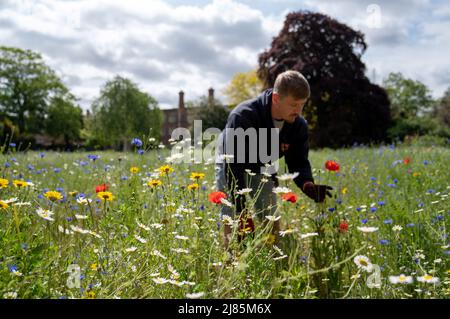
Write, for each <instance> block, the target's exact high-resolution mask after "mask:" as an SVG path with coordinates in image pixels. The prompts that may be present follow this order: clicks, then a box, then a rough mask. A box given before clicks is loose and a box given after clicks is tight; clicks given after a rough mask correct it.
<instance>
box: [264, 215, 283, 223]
mask: <svg viewBox="0 0 450 319" xmlns="http://www.w3.org/2000/svg"><path fill="white" fill-rule="evenodd" d="M280 218H281V216H272V215H267V216H266V219H268V220H269V221H271V222H276V221H277V220H279V219H280Z"/></svg>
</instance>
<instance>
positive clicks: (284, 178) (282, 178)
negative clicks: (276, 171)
mask: <svg viewBox="0 0 450 319" xmlns="http://www.w3.org/2000/svg"><path fill="white" fill-rule="evenodd" d="M298 175H299V173H298V172H295V173H292V174H283V175H280V176H277V178H278V180H280V181H291V180H293V179H295V178H296V177H297V176H298Z"/></svg>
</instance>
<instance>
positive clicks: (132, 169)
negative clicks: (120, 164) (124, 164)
mask: <svg viewBox="0 0 450 319" xmlns="http://www.w3.org/2000/svg"><path fill="white" fill-rule="evenodd" d="M130 172H131V173H132V174H136V173H137V172H139V167H136V166H133V167H131V168H130Z"/></svg>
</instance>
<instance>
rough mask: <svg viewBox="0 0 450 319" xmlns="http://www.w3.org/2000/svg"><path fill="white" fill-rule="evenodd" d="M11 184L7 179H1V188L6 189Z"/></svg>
mask: <svg viewBox="0 0 450 319" xmlns="http://www.w3.org/2000/svg"><path fill="white" fill-rule="evenodd" d="M8 184H9V182H8V180H7V179H4V178H0V188H5V187H6V186H8Z"/></svg>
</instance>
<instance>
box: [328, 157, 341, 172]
mask: <svg viewBox="0 0 450 319" xmlns="http://www.w3.org/2000/svg"><path fill="white" fill-rule="evenodd" d="M325 168H326V169H327V170H329V171H332V172H339V168H340V166H339V164H338V163H336V162H335V161H330V160H329V161H326V162H325Z"/></svg>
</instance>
